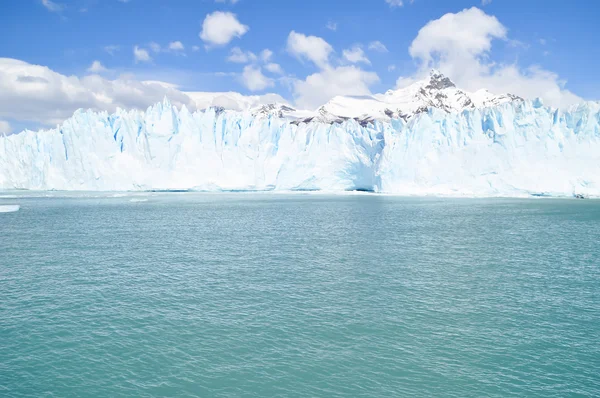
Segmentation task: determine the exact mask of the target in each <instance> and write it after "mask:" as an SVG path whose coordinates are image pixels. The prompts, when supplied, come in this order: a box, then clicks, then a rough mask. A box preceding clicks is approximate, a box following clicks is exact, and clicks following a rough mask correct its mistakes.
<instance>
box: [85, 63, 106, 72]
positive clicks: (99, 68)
mask: <svg viewBox="0 0 600 398" xmlns="http://www.w3.org/2000/svg"><path fill="white" fill-rule="evenodd" d="M87 71H88V72H90V73H104V72H108V69H106V68H105V67H104V65H102V63H101V62H100V61H94V62H92V64H91V65H90V67H89V68H87Z"/></svg>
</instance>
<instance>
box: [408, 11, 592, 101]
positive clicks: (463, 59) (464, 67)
mask: <svg viewBox="0 0 600 398" xmlns="http://www.w3.org/2000/svg"><path fill="white" fill-rule="evenodd" d="M494 40H508V36H507V29H506V27H505V26H504V25H502V23H500V21H499V20H498V19H497V18H496V17H494V16H491V15H488V14H486V13H485V12H483V11H482V10H480V9H478V8H475V7H473V8H470V9H465V10H463V11H460V12H457V13H449V14H446V15H444V16H442V17H441V18H439V19H436V20H433V21H430V22H428V23H427V24H426V25H425V26H424V27H423V28H421V30H419V33H418V34H417V37H416V38H415V39H414V40H413V42H412V44H411V46H410V48H409V53H410V55H411V56H412V57H413V58H414V59H415V60H417V62H418V63H419V65H420V70H419V72H418V73H417V75H416V76H414V77H413V78H412V79H411V78H408V79H407V78H401V79H400V80H399V85H405V84H407V83H410V82H411V80H413V79H414V78H418V77H419V75H422V74H425V73H427V70H429V69H430V68H437V69H439V70H440V71H442V72H443V73H444V74H446V75H448V76H450V77H451V78H452V79H453V80H454V81H455V83H456V84H457V85H458V86H460V87H463V88H465V89H467V90H471V91H476V90H478V89H481V88H487V89H488V90H490V91H491V92H494V93H506V92H509V93H512V94H516V95H520V96H522V97H525V98H535V97H541V98H542V99H543V100H544V101H545V103H546V104H548V105H552V106H556V107H565V106H568V105H570V104H573V103H574V102H578V101H580V100H581V99H580V98H579V97H577V96H576V95H574V94H573V93H571V92H570V91H568V90H565V89H564V82H563V81H561V80H560V79H559V77H558V76H557V75H556V74H555V73H552V72H549V71H547V70H544V69H542V68H541V67H539V66H536V65H532V66H528V67H525V68H522V67H519V66H518V65H516V64H498V63H494V62H492V61H490V59H489V58H490V51H491V49H492V44H493V41H494Z"/></svg>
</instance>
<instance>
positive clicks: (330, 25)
mask: <svg viewBox="0 0 600 398" xmlns="http://www.w3.org/2000/svg"><path fill="white" fill-rule="evenodd" d="M325 27H326V28H327V29H329V30H332V31H334V32H335V31H336V30H337V28H338V24H337V22H333V21H328V22H327V25H325Z"/></svg>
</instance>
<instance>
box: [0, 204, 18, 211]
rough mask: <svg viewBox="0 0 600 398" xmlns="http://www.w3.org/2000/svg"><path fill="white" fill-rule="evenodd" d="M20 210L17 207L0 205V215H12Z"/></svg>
mask: <svg viewBox="0 0 600 398" xmlns="http://www.w3.org/2000/svg"><path fill="white" fill-rule="evenodd" d="M20 208H21V206H19V205H0V213H14V212H15V211H19V209H20Z"/></svg>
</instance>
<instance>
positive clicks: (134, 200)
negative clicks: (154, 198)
mask: <svg viewBox="0 0 600 398" xmlns="http://www.w3.org/2000/svg"><path fill="white" fill-rule="evenodd" d="M147 201H148V199H135V198H134V199H131V200H130V202H133V203H141V202H147Z"/></svg>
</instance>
